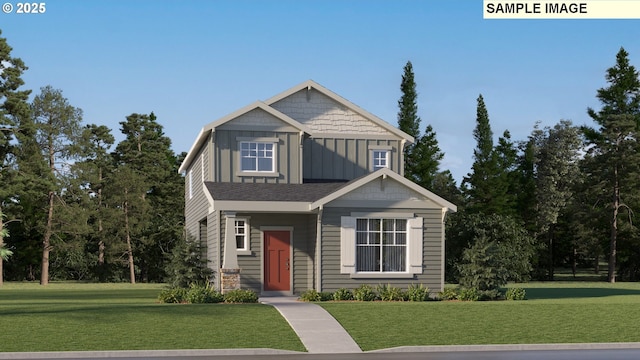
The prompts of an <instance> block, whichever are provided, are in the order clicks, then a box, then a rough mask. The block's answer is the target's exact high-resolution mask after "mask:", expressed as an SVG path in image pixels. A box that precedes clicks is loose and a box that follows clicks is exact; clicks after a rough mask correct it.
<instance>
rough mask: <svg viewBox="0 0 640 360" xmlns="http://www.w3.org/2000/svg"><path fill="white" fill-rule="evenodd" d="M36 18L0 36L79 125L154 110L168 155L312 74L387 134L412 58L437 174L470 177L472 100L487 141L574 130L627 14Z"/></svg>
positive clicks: (375, 4)
mask: <svg viewBox="0 0 640 360" xmlns="http://www.w3.org/2000/svg"><path fill="white" fill-rule="evenodd" d="M45 3H46V12H45V13H44V14H16V13H11V14H4V13H0V29H1V30H2V35H1V36H2V37H5V38H7V41H8V43H9V44H10V45H11V46H12V47H13V56H17V57H20V58H22V60H23V61H24V62H25V63H26V64H27V66H29V70H28V71H27V72H26V73H25V74H24V76H23V79H24V80H25V82H26V85H25V88H28V89H33V90H34V94H35V93H38V92H39V89H40V87H43V86H46V85H51V86H53V87H54V88H58V89H62V90H63V93H64V95H65V97H67V98H68V99H69V102H70V103H71V104H72V105H74V106H76V107H79V108H81V109H82V110H83V111H84V122H85V123H96V124H100V125H107V126H109V127H110V128H111V129H113V133H114V135H115V136H116V138H117V139H121V138H122V137H121V136H120V131H119V128H120V125H119V122H120V121H124V119H125V117H126V116H127V115H129V114H131V113H134V112H137V113H149V112H151V111H153V112H155V114H156V116H157V117H158V122H160V123H161V124H162V125H163V126H164V129H165V133H166V134H167V135H168V136H169V137H170V138H171V140H172V142H173V149H174V151H176V153H179V152H182V151H187V150H189V148H190V147H191V144H192V143H193V141H194V139H195V137H196V135H197V134H198V132H199V131H200V128H202V126H204V125H205V124H207V123H209V122H211V121H214V120H216V119H217V118H220V117H222V116H224V115H227V114H229V113H231V112H233V111H235V110H237V109H239V108H241V107H243V106H245V105H247V104H249V103H251V102H253V101H255V100H265V99H267V98H269V97H271V96H273V95H276V94H278V93H280V92H281V91H284V90H286V89H288V88H290V87H292V86H294V85H297V84H299V83H301V82H303V81H305V80H307V79H313V80H315V81H317V82H318V83H320V84H322V85H323V86H325V87H327V88H329V89H331V90H332V91H334V92H336V93H338V94H340V95H341V96H343V97H345V98H346V99H348V100H350V101H352V102H354V103H355V104H357V105H359V106H360V107H362V108H364V109H366V110H368V111H369V112H371V113H373V114H375V115H377V116H379V117H381V118H382V119H384V120H386V121H388V122H389V123H391V124H393V125H394V126H395V125H397V111H398V108H397V101H398V99H399V98H400V95H401V93H400V89H399V87H400V80H401V76H402V69H403V66H404V65H405V63H406V62H407V60H410V61H411V62H412V63H413V66H414V71H415V75H416V82H417V89H418V93H419V95H418V106H419V115H420V116H421V118H422V128H423V129H424V127H425V126H426V124H431V125H432V126H433V128H434V130H435V131H436V134H437V138H438V141H439V144H440V147H441V148H442V150H443V151H444V152H445V159H444V161H443V163H442V168H443V169H449V170H451V172H452V173H453V174H454V177H455V179H456V181H457V182H458V183H459V182H460V180H461V179H462V177H463V176H464V175H466V174H467V173H468V172H469V171H470V166H471V164H472V162H473V158H472V156H473V148H474V147H475V141H474V139H473V136H472V131H473V128H474V126H475V116H476V99H477V97H478V95H479V94H482V95H483V97H484V99H485V103H486V105H487V109H488V111H489V116H490V121H491V126H492V129H493V132H494V135H495V136H496V138H497V137H498V136H499V135H501V134H502V132H503V131H504V130H506V129H508V130H509V131H510V132H511V134H512V138H513V139H514V140H524V139H526V137H527V136H528V135H529V134H530V133H531V131H532V129H533V126H534V124H535V122H536V121H540V122H541V123H542V125H543V126H544V125H549V126H552V125H554V124H556V123H557V122H558V121H559V120H561V119H569V120H572V121H573V122H574V123H576V124H585V123H587V124H590V123H591V122H590V119H589V118H588V116H587V115H586V109H587V107H594V108H598V107H599V103H598V101H597V99H596V98H595V94H596V90H597V89H598V88H600V87H602V86H604V85H605V80H604V75H605V70H606V69H607V68H608V67H610V66H612V65H613V64H614V63H615V54H616V53H617V51H618V50H619V49H620V47H621V46H622V47H624V48H625V49H626V50H627V51H628V52H629V54H630V60H631V63H632V64H633V65H635V66H636V67H638V66H640V42H638V40H637V39H638V38H637V37H638V34H639V33H640V20H484V19H483V18H482V1H481V0H430V1H427V0H423V1H417V0H415V1H409V0H386V1H378V0H367V1H364V0H360V1H355V0H343V1H332V0H322V1H300V0H297V1H267V0H264V1H248V0H245V1H243V0H239V1H238V0H236V1H204V0H201V1H196V0H181V1H178V0H153V1H151V0H136V1H124V0H109V1H102V0H92V1H86V0H64V1H61V0H57V1H53V0H48V1H46V2H45Z"/></svg>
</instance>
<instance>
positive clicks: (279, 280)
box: [264, 230, 291, 291]
mask: <svg viewBox="0 0 640 360" xmlns="http://www.w3.org/2000/svg"><path fill="white" fill-rule="evenodd" d="M289 237H290V233H289V231H283V230H269V231H265V232H264V290H265V291H289V290H290V272H289V271H290V267H291V266H290V265H291V259H290V250H289V244H290V241H291V239H290V238H289Z"/></svg>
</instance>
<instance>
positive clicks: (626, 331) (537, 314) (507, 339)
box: [320, 282, 640, 350]
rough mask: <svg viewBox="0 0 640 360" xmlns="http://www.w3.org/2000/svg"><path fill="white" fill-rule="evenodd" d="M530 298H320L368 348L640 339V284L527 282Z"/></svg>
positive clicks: (357, 340)
mask: <svg viewBox="0 0 640 360" xmlns="http://www.w3.org/2000/svg"><path fill="white" fill-rule="evenodd" d="M518 286H519V287H522V288H525V289H526V291H527V298H528V299H529V300H526V301H491V302H426V303H412V302H406V303H397V302H395V303H394V302H345V303H331V302H328V303H320V305H321V306H322V307H323V308H325V309H326V310H327V311H329V312H330V313H331V314H332V315H333V316H334V317H335V318H336V319H337V320H338V321H339V322H340V323H341V324H342V325H343V326H344V327H345V329H346V330H347V331H348V332H349V333H350V334H351V336H352V337H353V338H354V340H355V341H356V342H357V343H358V344H359V345H360V347H361V348H362V349H363V350H374V349H382V348H389V347H396V346H412V345H459V344H540V343H585V342H640V331H638V329H639V328H638V324H640V311H639V309H640V284H638V283H618V284H608V283H575V282H574V283H570V282H569V283H532V284H520V285H518Z"/></svg>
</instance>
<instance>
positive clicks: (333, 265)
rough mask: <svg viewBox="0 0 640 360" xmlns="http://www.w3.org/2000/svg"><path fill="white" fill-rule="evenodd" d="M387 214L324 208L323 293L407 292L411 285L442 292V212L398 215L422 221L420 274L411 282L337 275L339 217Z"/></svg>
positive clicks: (371, 210) (385, 210)
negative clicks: (385, 288)
mask: <svg viewBox="0 0 640 360" xmlns="http://www.w3.org/2000/svg"><path fill="white" fill-rule="evenodd" d="M362 211H367V212H369V211H370V212H390V210H388V209H361V208H360V209H357V208H352V209H346V208H328V207H325V209H324V214H323V217H322V220H323V221H322V222H323V225H322V250H321V251H322V290H323V291H335V290H337V289H339V288H343V287H344V288H349V289H355V288H356V287H358V286H360V285H361V284H370V285H372V286H376V285H378V284H391V285H392V286H398V287H402V288H407V287H408V286H409V285H410V284H423V285H425V286H428V287H429V289H430V290H431V291H432V292H437V291H440V290H442V289H441V280H442V258H441V251H444V250H443V249H442V243H441V230H442V223H441V219H442V212H441V210H440V209H434V210H419V211H412V210H410V209H404V210H398V211H399V212H405V213H406V212H413V213H414V214H415V215H416V216H419V217H423V218H424V224H423V273H422V274H419V275H416V277H415V278H414V279H385V278H380V279H351V277H350V275H349V274H341V273H340V217H341V216H351V212H362Z"/></svg>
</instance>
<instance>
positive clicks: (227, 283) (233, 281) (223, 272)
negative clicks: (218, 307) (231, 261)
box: [220, 269, 240, 294]
mask: <svg viewBox="0 0 640 360" xmlns="http://www.w3.org/2000/svg"><path fill="white" fill-rule="evenodd" d="M237 289H240V269H220V292H221V293H222V294H224V293H225V292H227V291H231V290H237Z"/></svg>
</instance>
